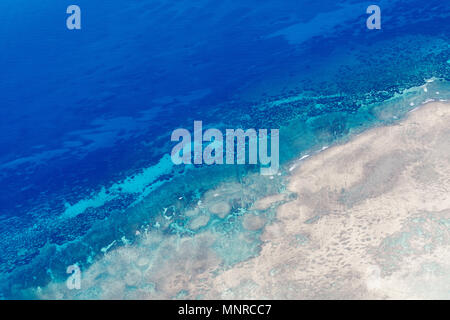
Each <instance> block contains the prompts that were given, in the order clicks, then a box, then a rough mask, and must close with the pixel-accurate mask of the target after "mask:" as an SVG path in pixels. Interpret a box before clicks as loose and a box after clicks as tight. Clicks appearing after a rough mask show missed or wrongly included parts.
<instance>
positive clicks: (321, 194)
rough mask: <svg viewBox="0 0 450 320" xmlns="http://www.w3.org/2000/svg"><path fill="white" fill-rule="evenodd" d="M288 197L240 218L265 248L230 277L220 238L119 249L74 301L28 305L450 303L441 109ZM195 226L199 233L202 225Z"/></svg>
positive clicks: (326, 163) (301, 183)
mask: <svg viewBox="0 0 450 320" xmlns="http://www.w3.org/2000/svg"><path fill="white" fill-rule="evenodd" d="M260 183H261V182H260ZM214 192H215V191H212V192H211V193H212V194H213V193H214ZM230 192H231V191H230ZM230 194H231V193H230ZM287 194H291V195H292V194H295V195H296V197H294V200H292V197H287V196H285V195H287ZM239 195H240V193H239V194H238V195H236V196H239ZM285 195H283V194H274V195H272V196H270V197H266V198H263V199H260V200H259V201H257V202H256V203H254V204H253V206H252V210H253V213H250V214H246V215H244V216H243V217H242V219H243V226H244V228H246V229H247V230H249V232H253V230H258V229H261V230H263V231H262V233H261V240H262V245H261V247H260V253H259V255H257V256H256V257H254V258H250V259H247V260H245V261H244V262H240V263H237V264H234V265H233V266H232V267H231V268H227V269H223V268H222V269H221V268H219V267H218V266H220V265H221V264H223V258H221V257H220V255H219V254H217V252H216V251H214V250H212V249H211V246H212V245H213V244H214V243H216V242H217V241H218V239H219V237H220V236H219V235H217V234H214V233H210V232H203V233H200V234H198V235H196V236H194V237H191V238H188V239H181V240H180V239H177V238H176V236H174V237H173V238H171V239H168V238H164V239H163V238H162V236H161V235H158V234H157V233H154V234H149V235H148V236H146V237H143V239H142V240H141V244H140V245H139V246H125V247H122V248H118V249H115V250H114V251H113V252H110V253H108V254H107V255H105V257H103V258H102V259H100V260H99V261H97V262H95V263H94V264H93V265H92V266H91V267H90V268H89V269H88V270H86V271H85V272H84V273H83V284H82V286H83V288H82V290H80V292H78V293H75V292H69V291H67V289H66V288H65V285H64V284H63V283H59V284H57V283H52V284H50V285H49V286H48V287H46V288H40V289H38V290H37V292H36V293H37V294H38V296H39V297H41V298H92V297H95V298H103V299H109V298H116V299H117V298H137V299H154V298H159V299H161V298H163V299H165V298H187V299H203V298H208V299H433V298H441V299H450V246H449V244H450V104H449V103H447V102H430V103H427V104H426V105H424V106H422V107H420V108H417V109H415V110H413V111H412V112H410V113H409V114H408V116H407V117H406V118H405V119H404V120H402V121H400V122H398V123H396V124H394V125H391V126H384V127H378V128H374V129H371V130H368V131H366V132H364V133H362V134H360V135H358V136H355V137H353V138H352V139H351V140H350V141H349V142H347V143H345V144H342V145H337V146H333V147H331V148H329V149H327V150H324V151H322V152H320V153H318V154H316V155H314V156H311V157H309V158H307V159H305V160H303V161H302V162H301V164H300V165H299V166H298V167H297V168H296V169H295V170H293V171H292V172H291V176H290V177H289V184H288V190H287V192H286V194H285ZM213 196H216V194H215V193H214V194H213ZM213 196H211V197H213ZM288 198H289V199H290V200H287V199H288ZM275 203H278V204H280V203H282V204H281V205H279V206H278V207H277V209H276V210H277V211H276V219H275V220H274V221H273V222H272V223H268V224H264V223H265V220H264V217H263V216H262V215H258V210H265V209H267V208H269V207H270V206H272V205H273V204H275ZM210 209H211V210H210V211H211V212H212V213H213V214H218V215H224V216H225V215H227V214H228V212H229V211H230V208H229V206H228V205H226V204H222V203H216V205H215V206H214V207H213V208H210ZM193 214H194V213H193ZM200 217H201V219H200V218H199V221H195V224H196V225H195V227H196V228H198V227H199V226H202V225H205V224H206V223H207V221H208V217H205V216H200ZM262 228H264V229H262ZM249 234H251V233H249ZM241 237H242V238H239V239H234V240H233V241H235V242H236V241H237V246H242V248H245V243H246V241H247V240H248V239H246V237H248V235H246V234H242V235H241ZM224 241H227V240H226V239H225V240H224ZM230 241H231V240H230ZM162 242H164V244H163V245H161V243H162ZM156 243H159V244H160V245H159V247H158V249H155V250H154V249H153V248H154V244H156Z"/></svg>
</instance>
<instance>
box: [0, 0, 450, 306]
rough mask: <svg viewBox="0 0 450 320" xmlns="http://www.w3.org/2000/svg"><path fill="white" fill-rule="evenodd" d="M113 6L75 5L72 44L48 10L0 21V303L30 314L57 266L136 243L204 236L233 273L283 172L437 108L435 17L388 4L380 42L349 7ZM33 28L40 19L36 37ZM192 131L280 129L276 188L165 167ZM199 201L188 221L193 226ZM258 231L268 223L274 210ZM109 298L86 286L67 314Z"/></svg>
mask: <svg viewBox="0 0 450 320" xmlns="http://www.w3.org/2000/svg"><path fill="white" fill-rule="evenodd" d="M122 5H123V6H125V8H123V7H122V6H115V2H114V1H109V2H106V1H105V2H99V3H96V4H95V5H94V4H89V3H88V2H87V1H80V6H81V7H82V8H83V11H85V12H86V22H85V23H86V24H85V25H83V29H82V32H80V33H75V34H71V33H68V31H67V30H65V29H64V28H58V27H56V26H59V24H60V20H61V21H64V15H63V17H62V18H61V17H60V16H59V12H60V11H61V9H62V12H63V13H64V12H65V10H64V9H65V8H63V6H61V5H53V4H52V3H51V2H48V3H46V4H39V3H38V2H37V1H36V2H33V1H31V2H29V3H27V4H26V5H25V4H23V5H21V4H20V3H14V4H13V3H12V2H10V1H6V2H4V3H2V4H1V5H0V9H1V11H0V12H1V15H2V17H3V18H4V19H3V21H5V24H7V25H8V26H10V28H8V29H3V30H2V31H1V33H0V39H1V40H2V49H4V50H2V52H1V53H0V59H1V60H0V65H1V66H2V70H4V72H3V73H2V75H1V76H0V90H1V92H2V97H3V101H4V102H3V104H2V108H1V112H2V114H1V115H2V120H1V128H2V133H3V134H2V138H1V140H0V143H1V148H2V150H3V152H2V154H1V158H0V159H1V168H2V170H1V173H0V178H1V183H2V186H3V192H2V195H1V200H0V201H1V207H0V208H1V210H2V211H1V218H0V219H1V222H2V224H1V229H0V231H1V233H2V240H1V241H0V251H1V256H0V272H1V278H2V281H1V287H0V288H1V292H2V297H3V298H12V297H19V298H21V297H32V298H35V297H37V295H36V291H34V290H31V291H30V290H29V288H32V289H33V288H36V287H38V286H40V287H45V286H46V285H47V284H48V283H50V282H54V283H58V282H63V281H65V279H66V278H67V274H66V268H67V266H68V265H72V264H74V263H77V264H78V265H79V266H80V267H81V269H82V270H87V269H88V268H89V267H90V266H91V265H92V264H93V263H95V262H96V261H99V260H101V259H102V258H104V257H105V255H106V254H107V253H108V252H112V251H114V250H117V249H120V248H122V247H126V246H132V245H133V244H134V243H136V245H137V246H138V247H139V246H144V247H145V246H146V245H145V244H141V243H140V241H142V240H140V235H142V234H144V233H145V232H146V231H147V232H156V234H155V235H154V236H155V237H160V238H157V239H159V240H155V243H151V244H149V245H148V246H149V247H150V248H153V249H155V250H156V248H159V247H164V245H166V244H167V243H169V242H170V245H173V243H172V242H171V241H175V240H173V239H183V238H186V237H193V236H194V235H198V234H203V233H204V234H205V235H208V236H210V238H208V239H209V240H208V241H210V242H208V241H207V243H208V246H210V247H211V248H213V249H214V252H216V254H217V255H218V256H219V257H220V263H219V264H220V266H221V268H227V267H229V266H231V265H233V264H234V263H236V262H239V261H243V260H246V259H248V258H249V257H251V256H254V255H256V254H258V250H259V244H260V240H259V233H260V231H259V230H260V229H258V230H247V229H245V228H243V219H244V217H245V215H246V214H248V213H249V211H251V206H252V204H253V203H254V202H255V201H256V200H257V199H259V198H262V197H263V196H265V195H270V194H274V193H279V192H282V191H283V190H284V184H285V176H286V175H287V174H288V173H289V169H290V168H291V167H292V166H293V165H295V163H296V162H295V161H296V159H299V158H300V157H301V156H304V155H306V154H313V153H314V152H316V151H318V150H320V149H321V148H322V147H324V146H329V145H332V144H333V143H337V142H340V141H343V140H345V139H347V138H348V137H349V136H351V134H353V133H357V132H360V131H362V130H364V129H366V128H369V127H371V126H374V125H382V124H386V123H391V122H393V121H397V120H398V119H400V118H401V117H402V116H403V115H404V114H405V113H406V112H407V111H409V110H411V109H413V108H414V107H416V106H418V105H420V104H421V103H423V102H424V101H427V100H428V99H448V95H449V92H450V91H449V90H448V82H447V81H448V80H449V75H450V72H449V71H450V64H448V59H449V55H450V41H449V30H448V23H446V21H447V20H448V17H449V12H448V8H446V7H445V5H444V4H442V3H441V2H438V1H430V2H428V3H427V4H420V5H414V4H412V3H405V2H401V1H399V2H390V3H389V4H388V3H387V2H386V4H385V7H383V17H385V18H383V28H382V30H380V32H378V33H377V32H376V31H369V30H367V29H366V28H365V24H364V22H365V17H366V15H365V8H366V7H367V3H366V2H359V1H348V2H346V3H342V4H340V5H337V4H334V3H332V2H327V1H324V2H320V3H317V4H315V5H310V4H306V3H305V4H302V3H300V4H299V3H298V1H292V2H286V4H285V5H284V6H279V5H278V4H277V3H275V2H270V1H269V2H268V3H267V4H264V5H261V4H258V5H257V6H255V4H254V3H252V2H251V1H249V2H248V3H247V2H246V3H242V4H240V5H237V4H234V3H232V2H222V3H221V4H219V3H214V2H208V1H199V4H198V5H191V4H187V3H180V4H170V3H166V2H156V1H143V2H140V3H135V2H130V3H127V4H122ZM119 11H120V12H119ZM37 12H39V13H41V14H46V15H47V16H48V17H49V18H48V19H46V20H45V21H40V22H39V23H38V21H37V20H38V19H37V18H36V13H37ZM211 12H214V14H211ZM355 12H359V14H355ZM100 13H101V14H100ZM17 17H22V19H23V22H22V23H21V24H17V22H16V19H17ZM100 17H101V18H100ZM417 17H420V19H417ZM32 24H33V25H35V26H36V27H35V28H34V29H33V31H32V32H30V31H29V28H28V26H30V25H32ZM317 30H320V32H318V31H317ZM69 61H70V63H69ZM431 80H433V81H432V82H427V81H431ZM424 88H427V91H425V90H424ZM68 97H71V98H68ZM194 120H202V121H203V122H204V124H205V126H208V127H216V128H219V129H225V128H280V158H281V163H282V169H281V171H280V175H279V176H278V175H277V176H274V177H273V178H272V179H271V178H270V177H259V176H258V175H257V174H256V173H257V172H258V169H259V168H258V167H256V166H250V165H249V166H212V167H207V166H203V167H201V166H196V167H194V166H174V165H173V164H172V163H171V161H170V158H169V156H168V155H169V153H170V150H171V147H172V146H173V145H172V144H171V142H170V132H171V131H172V130H174V129H176V128H178V127H186V128H191V127H192V123H193V121H194ZM215 190H216V191H215ZM216 193H217V194H219V195H218V196H214V195H215V194H216ZM199 201H201V202H202V203H203V206H202V209H201V211H202V212H201V214H200V216H202V215H203V216H205V218H203V220H202V219H200V218H198V217H199V213H198V212H197V213H192V212H191V210H193V209H194V208H196V207H197V206H198V203H199ZM217 204H219V207H218V208H216V207H214V205H217ZM217 212H218V213H217ZM223 212H226V213H227V214H226V216H221V215H222V214H221V213H223ZM265 215H267V219H266V220H265V223H270V221H271V219H273V217H274V209H273V208H271V209H269V210H267V212H266V213H265ZM205 221H206V222H205ZM155 230H156V231H155ZM152 234H153V233H152ZM211 234H212V236H211ZM300 238H301V237H300ZM165 239H167V241H169V242H166V241H165ZM243 239H244V240H243ZM301 239H303V238H301ZM163 251H164V250H163ZM157 252H158V251H157ZM164 252H165V251H164ZM149 256H150V257H152V253H151V252H150V253H149ZM153 258H154V259H155V263H156V264H158V263H161V266H160V267H159V268H162V269H163V268H164V265H163V263H162V262H161V261H162V260H158V259H159V258H158V255H157V254H156V253H155V257H153ZM153 258H152V259H153ZM123 268H124V270H125V269H126V264H124V265H123ZM156 269H158V268H156ZM114 272H115V271H114V270H112V271H111V272H110V273H114ZM114 274H115V275H114V277H113V278H114V281H121V280H122V282H123V281H124V279H125V278H124V277H125V276H124V275H123V274H121V273H120V272H118V271H117V272H115V273H114ZM104 277H105V279H104V282H105V283H109V282H110V281H113V279H112V278H108V275H105V276H104ZM99 281H100V280H99ZM102 281H103V280H102ZM98 283H99V284H100V282H98ZM102 283H103V282H102ZM134 286H135V285H132V286H131V287H134ZM94 289H95V290H94ZM127 290H128V291H127ZM127 290H125V292H128V294H130V295H132V294H131V293H129V292H135V291H136V290H134V291H133V289H132V288H131V289H127ZM149 290H150V289H149ZM152 290H153V289H152ZM108 292H109V290H108V289H104V290H103V291H102V289H101V288H99V287H97V286H96V282H95V281H94V280H93V284H92V290H91V291H89V292H88V293H86V292H84V293H80V297H81V298H92V297H94V298H96V297H105V294H106V293H108ZM121 292H122V291H121ZM180 294H181V296H182V295H183V293H182V292H181V293H180Z"/></svg>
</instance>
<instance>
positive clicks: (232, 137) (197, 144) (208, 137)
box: [171, 121, 280, 175]
mask: <svg viewBox="0 0 450 320" xmlns="http://www.w3.org/2000/svg"><path fill="white" fill-rule="evenodd" d="M279 135H280V133H279V129H270V135H269V133H268V130H267V129H259V130H258V131H256V130H255V129H247V130H246V131H244V130H243V129H226V130H225V143H224V134H223V133H222V132H221V131H220V130H219V129H215V128H211V129H208V130H206V131H205V132H203V123H202V121H194V141H192V139H191V133H190V132H189V130H187V129H184V128H179V129H176V130H174V131H173V132H172V135H171V141H179V143H177V144H176V145H175V146H174V147H173V149H172V152H171V158H172V162H173V163H174V164H175V165H180V164H192V162H193V163H194V164H207V165H212V164H224V163H225V164H228V165H234V164H238V165H239V164H246V154H247V145H248V164H254V165H256V164H258V163H259V164H260V165H261V166H260V173H261V175H274V174H276V173H277V172H278V169H279V165H280V160H279V159H280V156H279V150H280V148H279ZM268 139H270V156H269V154H268V153H269V145H268ZM203 142H207V144H206V147H205V148H203ZM247 142H248V143H247ZM224 146H225V152H226V156H225V162H224ZM192 149H193V151H194V154H193V161H192ZM235 149H236V150H237V152H236V154H235ZM258 149H259V150H258ZM258 151H259V152H258ZM235 158H236V161H235Z"/></svg>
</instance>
